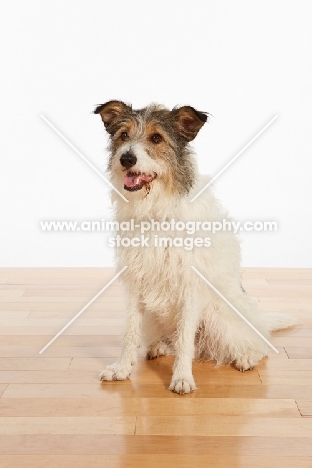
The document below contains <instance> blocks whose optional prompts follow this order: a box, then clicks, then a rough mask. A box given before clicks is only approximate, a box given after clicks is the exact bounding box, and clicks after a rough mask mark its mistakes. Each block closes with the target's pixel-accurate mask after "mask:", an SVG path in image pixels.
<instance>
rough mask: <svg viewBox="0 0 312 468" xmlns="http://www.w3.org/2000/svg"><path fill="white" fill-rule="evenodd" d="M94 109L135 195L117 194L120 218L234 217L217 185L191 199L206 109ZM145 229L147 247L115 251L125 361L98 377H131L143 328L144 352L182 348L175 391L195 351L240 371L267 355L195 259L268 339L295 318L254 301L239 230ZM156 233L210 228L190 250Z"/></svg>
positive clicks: (186, 384)
mask: <svg viewBox="0 0 312 468" xmlns="http://www.w3.org/2000/svg"><path fill="white" fill-rule="evenodd" d="M95 112H96V113H99V114H101V117H102V120H103V122H104V124H105V127H106V129H107V131H108V132H109V133H110V136H111V140H110V154H111V156H110V161H109V171H110V176H111V182H112V183H113V185H114V186H115V187H116V188H117V189H118V190H119V191H120V192H122V193H123V194H124V195H125V196H126V197H127V198H128V200H129V201H128V203H126V202H125V201H124V200H123V199H122V198H121V197H120V196H119V195H118V194H117V193H116V192H114V191H113V192H112V200H113V205H114V209H115V219H116V221H118V222H122V221H129V220H130V219H134V220H135V223H136V224H137V225H139V224H140V223H141V222H144V221H150V220H155V221H159V222H161V221H170V220H171V219H173V220H175V222H177V221H183V222H184V223H186V222H188V221H218V220H221V221H222V220H223V219H228V220H229V219H230V218H229V217H228V214H227V212H226V211H225V210H224V209H223V207H222V206H221V205H220V203H219V202H218V201H217V199H216V198H215V196H214V193H213V190H212V188H211V186H210V187H208V188H207V189H206V190H205V191H204V192H203V193H202V194H201V195H200V196H199V197H198V198H196V200H195V201H194V202H193V203H191V202H190V200H191V199H192V198H193V197H194V196H195V195H196V194H197V193H198V192H199V190H200V188H201V187H202V186H204V185H205V184H207V182H208V180H209V179H208V178H207V177H202V176H199V175H198V173H197V166H196V162H195V159H194V156H193V154H192V151H191V150H190V148H189V145H188V142H189V141H191V140H192V139H193V138H195V136H196V134H197V133H198V131H199V129H200V128H201V127H202V125H203V124H204V122H205V121H206V119H207V114H206V113H202V112H198V111H196V110H195V109H193V108H192V107H190V106H185V107H181V108H175V109H173V110H172V111H169V110H167V109H166V108H163V107H161V106H157V105H152V106H149V107H148V108H144V109H141V110H137V111H135V110H132V108H131V106H128V105H126V104H124V103H122V102H120V101H110V102H109V103H106V104H103V105H102V106H99V107H98V108H97V109H96V111H95ZM155 135H156V137H155ZM129 165H130V166H129ZM128 166H129V167H128ZM125 181H126V182H127V181H128V182H127V183H128V184H129V186H128V187H127V186H126V185H124V183H125ZM146 181H147V182H146ZM141 185H142V186H141ZM119 234H120V235H121V236H126V237H128V238H131V237H140V236H141V232H140V228H139V227H138V228H137V229H135V230H134V231H127V232H124V231H122V232H119ZM146 234H147V235H148V237H149V240H150V242H149V247H119V248H117V251H116V256H117V265H118V268H119V269H121V268H122V267H124V266H125V265H126V266H127V267H128V268H127V269H126V271H125V272H124V273H123V280H124V282H125V285H126V289H127V293H128V302H129V306H128V316H127V325H126V332H125V336H124V341H123V350H122V355H121V357H120V360H119V361H118V362H117V363H116V364H113V365H112V366H109V367H108V368H107V369H106V370H104V371H103V372H102V373H101V379H102V380H112V379H117V380H123V379H125V378H127V377H128V376H129V375H130V372H131V366H132V365H133V364H134V362H135V361H136V348H137V346H139V344H140V342H141V335H142V336H143V339H144V341H145V343H146V345H147V357H148V358H155V357H158V356H159V355H162V354H168V353H172V354H175V355H176V361H175V364H174V369H173V378H172V382H171V385H170V389H171V390H173V391H175V392H177V393H188V392H190V391H191V390H193V389H194V388H195V383H194V379H193V376H192V359H193V358H202V359H208V360H215V361H216V363H217V364H222V363H227V364H229V363H232V362H233V363H234V364H235V366H236V367H237V368H238V369H239V370H242V371H244V370H247V369H252V368H253V367H254V366H255V365H256V364H257V362H258V361H259V360H260V359H261V358H263V357H264V356H266V355H267V354H268V345H267V343H266V342H265V341H263V340H262V339H261V337H259V336H258V335H257V334H256V333H255V331H254V330H252V329H251V328H250V327H249V326H248V325H247V324H246V323H245V322H244V321H243V320H242V319H241V318H240V317H239V316H238V315H236V314H235V312H234V311H233V310H232V309H231V308H230V307H229V306H228V305H227V304H226V302H225V301H224V300H223V299H222V298H221V297H219V296H218V295H217V294H216V293H215V292H214V291H213V290H212V289H211V288H210V287H209V286H208V285H207V284H206V283H205V282H204V281H203V279H202V278H200V277H199V276H198V274H197V273H196V272H195V271H194V270H193V269H192V268H191V267H192V266H194V267H196V269H197V270H198V271H199V272H200V273H202V274H203V275H204V277H205V278H207V279H208V280H209V281H210V282H211V284H213V286H214V287H215V288H216V289H217V290H218V291H219V292H220V293H221V294H222V295H223V296H224V297H225V298H226V299H227V300H228V301H229V302H230V303H231V304H233V305H234V307H236V308H237V309H238V310H239V311H240V312H241V313H242V314H243V315H244V316H245V317H246V318H247V319H248V320H249V321H250V322H251V323H252V324H253V325H254V326H255V327H256V328H257V330H259V332H260V333H262V334H263V335H264V336H265V337H267V338H268V337H269V333H270V331H272V330H276V329H280V328H284V327H287V326H291V325H293V324H294V323H295V321H294V320H293V319H292V318H289V317H287V316H284V315H282V314H260V313H257V312H256V304H255V302H254V301H253V300H252V299H251V298H250V297H248V295H247V294H246V293H245V292H244V291H243V289H242V287H241V274H240V246H239V241H238V239H237V237H236V236H235V235H234V234H233V232H231V231H220V232H217V233H212V232H209V233H208V234H207V232H204V231H195V232H194V234H192V235H190V234H189V233H186V232H184V231H182V232H181V231H176V232H174V231H167V230H166V231H157V232H155V231H154V232H150V231H148V232H147V233H146ZM155 235H156V236H158V237H167V238H168V237H172V238H174V237H179V238H181V237H188V238H189V237H194V238H195V237H201V238H206V237H207V235H209V237H210V240H211V246H210V247H205V246H201V247H194V248H192V249H191V250H186V249H185V248H184V247H183V246H182V247H158V246H155V245H154V243H155V242H154V241H155V238H154V236H155ZM142 322H143V333H142V334H141V328H142Z"/></svg>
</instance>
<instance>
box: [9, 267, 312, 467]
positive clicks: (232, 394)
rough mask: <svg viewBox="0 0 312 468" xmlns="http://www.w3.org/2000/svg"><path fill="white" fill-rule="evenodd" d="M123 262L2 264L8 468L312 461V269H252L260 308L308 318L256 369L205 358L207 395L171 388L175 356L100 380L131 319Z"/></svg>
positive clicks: (248, 279)
mask: <svg viewBox="0 0 312 468" xmlns="http://www.w3.org/2000/svg"><path fill="white" fill-rule="evenodd" d="M113 276H114V270H113V269H108V268H107V269H100V268H89V269H86V268H80V269H54V268H50V269H24V268H20V269H0V335H1V336H0V466H1V468H13V467H14V468H15V467H29V468H37V467H44V468H50V467H51V468H55V467H61V468H63V467H66V468H71V467H75V468H86V467H91V468H93V467H101V468H102V467H104V468H111V467H133V468H137V467H159V466H161V467H163V468H165V467H169V466H170V467H179V468H184V467H222V468H228V467H259V468H260V467H261V468H270V467H274V468H278V467H283V468H285V467H289V468H296V467H310V468H311V467H312V313H311V311H312V270H302V269H293V270H291V269H246V270H245V271H244V272H243V278H244V280H243V285H244V287H245V289H246V291H247V292H248V293H249V294H251V295H252V296H254V297H257V298H258V301H259V309H260V310H261V311H265V312H267V311H285V312H288V313H290V314H292V315H294V316H296V317H298V318H299V320H300V322H301V325H300V326H298V327H296V328H294V329H292V330H288V331H286V330H285V331H280V332H277V333H275V334H274V336H273V337H272V342H273V344H274V345H275V346H276V347H277V348H278V350H279V354H275V353H274V351H272V352H271V353H270V356H269V358H266V359H265V360H263V361H262V362H261V363H260V364H259V365H258V366H257V368H255V369H254V370H253V371H251V372H245V373H240V372H238V371H237V370H235V369H234V368H232V367H220V368H217V369H216V368H214V364H213V363H200V362H195V363H194V375H195V380H196V383H197V386H198V390H197V391H196V392H194V393H192V394H190V395H184V396H179V395H176V394H173V393H171V392H169V391H168V386H169V383H170V377H171V367H172V363H173V361H172V358H171V357H163V358H160V359H157V360H154V361H145V360H144V357H143V351H144V350H141V351H140V354H141V357H140V360H139V364H138V365H137V366H136V368H135V369H134V371H133V374H132V376H131V380H128V381H126V382H111V383H108V382H106V383H103V384H101V383H100V382H99V379H98V372H99V370H101V369H102V368H103V367H104V366H105V365H106V364H108V363H112V362H114V360H115V358H116V357H117V356H118V354H119V351H120V343H121V333H122V324H123V317H124V304H123V292H122V287H121V284H120V283H119V281H116V282H115V283H114V284H112V285H111V286H110V287H109V288H108V289H107V291H105V292H104V293H103V294H102V295H101V296H100V297H99V298H98V299H97V300H96V301H95V302H94V303H93V304H92V305H91V306H90V307H89V308H88V309H87V310H85V312H84V313H83V314H82V315H81V317H80V318H78V319H77V320H76V321H75V322H74V323H73V324H72V325H71V326H70V327H69V328H68V330H66V331H65V332H64V334H62V335H61V336H60V337H59V338H58V339H57V340H56V341H55V342H54V343H52V344H51V346H49V348H47V349H46V351H44V352H43V353H42V354H41V355H40V354H39V351H40V350H41V349H42V348H43V347H44V346H45V345H46V344H47V343H48V342H49V341H50V340H51V339H52V338H53V336H54V335H55V334H56V333H58V332H59V331H60V330H61V328H62V327H63V326H65V325H66V323H67V322H68V321H69V320H70V319H71V318H72V317H74V316H75V314H76V313H77V312H79V311H80V310H81V309H82V308H83V306H84V305H85V304H86V303H87V302H88V301H89V300H90V299H91V298H92V297H93V296H95V294H96V293H97V292H98V291H99V290H100V289H101V288H102V287H103V286H104V285H105V284H106V283H107V282H108V281H109V279H111V278H112V277H113Z"/></svg>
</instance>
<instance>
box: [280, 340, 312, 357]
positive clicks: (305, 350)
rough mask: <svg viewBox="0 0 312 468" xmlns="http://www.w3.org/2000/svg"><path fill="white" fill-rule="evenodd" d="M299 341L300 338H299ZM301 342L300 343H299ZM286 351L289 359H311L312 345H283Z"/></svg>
mask: <svg viewBox="0 0 312 468" xmlns="http://www.w3.org/2000/svg"><path fill="white" fill-rule="evenodd" d="M300 341H301V340H300ZM300 344H301V343H300ZM285 350H286V353H287V354H288V356H289V358H290V359H312V347H311V346H309V347H304V345H302V347H300V348H299V347H297V346H295V347H294V346H288V345H287V346H285Z"/></svg>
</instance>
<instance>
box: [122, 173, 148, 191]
mask: <svg viewBox="0 0 312 468" xmlns="http://www.w3.org/2000/svg"><path fill="white" fill-rule="evenodd" d="M155 178H156V173H155V172H152V173H151V174H146V173H144V172H131V171H128V172H127V173H126V174H125V175H124V189H125V190H128V191H129V192H134V191H136V190H141V189H142V188H143V187H144V185H148V184H150V183H151V182H152V181H153V180H154V179H155Z"/></svg>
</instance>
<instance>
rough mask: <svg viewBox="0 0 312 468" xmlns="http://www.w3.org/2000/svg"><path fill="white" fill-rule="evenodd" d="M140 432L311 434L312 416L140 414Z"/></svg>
mask: <svg viewBox="0 0 312 468" xmlns="http://www.w3.org/2000/svg"><path fill="white" fill-rule="evenodd" d="M136 434H138V435H177V436H182V435H183V436H185V435H192V436H194V435H197V436H210V437H211V436H245V437H250V436H255V437H263V436H266V437H267V436H270V437H298V438H300V437H311V442H312V419H309V418H305V419H303V418H284V419H283V423H282V424H281V423H280V421H278V420H276V419H274V418H261V417H259V418H253V417H243V416H241V417H240V416H237V417H236V416H233V417H229V416H222V417H221V416H219V417H217V418H216V417H209V418H207V419H206V418H202V417H200V416H170V417H168V416H149V417H144V416H139V417H138V418H137V424H136Z"/></svg>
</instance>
